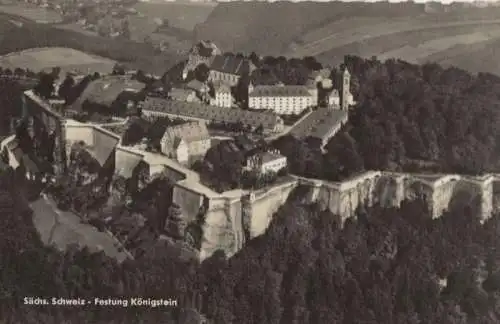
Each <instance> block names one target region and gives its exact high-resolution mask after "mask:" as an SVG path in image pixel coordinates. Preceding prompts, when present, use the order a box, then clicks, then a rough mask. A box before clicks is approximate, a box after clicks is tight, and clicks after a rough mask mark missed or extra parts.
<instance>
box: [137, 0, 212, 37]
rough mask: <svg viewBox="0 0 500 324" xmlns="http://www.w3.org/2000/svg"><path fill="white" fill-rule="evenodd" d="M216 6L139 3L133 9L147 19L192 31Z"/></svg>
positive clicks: (209, 4)
mask: <svg viewBox="0 0 500 324" xmlns="http://www.w3.org/2000/svg"><path fill="white" fill-rule="evenodd" d="M216 6H217V4H216V3H175V2H164V3H153V2H139V3H137V4H136V5H134V7H133V8H135V9H136V10H137V11H138V12H139V13H141V14H143V15H144V16H145V17H148V18H151V19H155V18H161V19H167V20H168V22H169V24H170V25H171V26H174V27H178V28H182V29H185V30H189V31H192V30H193V29H194V27H195V26H196V25H197V24H199V23H202V22H204V21H205V20H206V19H207V17H208V16H209V15H210V13H211V12H212V11H213V10H214V8H215V7H216Z"/></svg>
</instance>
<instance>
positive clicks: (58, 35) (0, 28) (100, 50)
mask: <svg viewBox="0 0 500 324" xmlns="http://www.w3.org/2000/svg"><path fill="white" fill-rule="evenodd" d="M12 19H15V18H13V16H12V15H4V14H0V55H5V54H9V53H13V52H20V51H23V50H26V49H30V48H42V47H64V48H72V49H75V50H78V51H81V52H84V53H87V54H89V55H96V56H100V57H105V58H109V59H111V60H113V61H117V62H120V63H123V64H124V65H126V66H127V67H129V68H131V69H142V70H143V71H145V72H147V73H154V74H159V75H161V74H163V73H164V72H165V71H167V70H168V69H170V68H171V67H172V66H174V65H175V64H176V63H177V62H179V61H180V60H181V59H182V57H181V56H179V55H178V54H177V53H176V52H175V51H174V50H172V51H170V50H167V51H165V52H158V51H155V50H154V49H153V48H152V47H151V45H148V44H144V43H139V42H134V41H129V40H124V39H118V38H116V39H111V38H107V37H100V36H93V35H86V34H82V33H79V32H75V31H72V30H67V29H60V28H56V27H54V26H52V25H47V24H37V23H33V22H28V21H23V24H22V26H16V25H15V24H13V23H12V22H11V20H12ZM83 63H84V64H86V63H85V62H83ZM92 64H94V63H92Z"/></svg>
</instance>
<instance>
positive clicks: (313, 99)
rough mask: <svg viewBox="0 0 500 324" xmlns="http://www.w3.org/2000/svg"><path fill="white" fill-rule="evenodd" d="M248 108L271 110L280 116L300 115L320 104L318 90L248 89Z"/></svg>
mask: <svg viewBox="0 0 500 324" xmlns="http://www.w3.org/2000/svg"><path fill="white" fill-rule="evenodd" d="M248 92H249V94H248V106H249V107H250V108H252V109H270V110H272V111H273V112H275V113H276V114H279V115H298V114H300V113H301V112H303V111H304V110H305V109H307V108H309V107H314V106H316V105H317V104H318V95H317V90H316V89H309V88H307V87H306V86H295V85H272V86H264V85H262V86H256V87H254V86H253V85H251V84H250V86H249V88H248Z"/></svg>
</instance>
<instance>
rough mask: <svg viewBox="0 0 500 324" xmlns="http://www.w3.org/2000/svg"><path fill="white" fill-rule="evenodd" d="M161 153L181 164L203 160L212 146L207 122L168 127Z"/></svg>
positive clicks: (161, 143)
mask: <svg viewBox="0 0 500 324" xmlns="http://www.w3.org/2000/svg"><path fill="white" fill-rule="evenodd" d="M160 145H161V152H162V153H163V154H165V155H167V156H168V157H170V158H173V159H176V160H177V161H178V162H179V163H183V164H187V163H188V162H190V161H191V160H193V159H194V158H203V157H204V156H205V153H206V152H207V151H208V149H209V148H210V145H211V139H210V135H209V133H208V129H207V125H206V123H205V122H199V121H195V122H188V123H185V124H181V125H177V126H173V127H168V128H167V129H166V130H165V134H164V135H163V138H162V139H161V142H160Z"/></svg>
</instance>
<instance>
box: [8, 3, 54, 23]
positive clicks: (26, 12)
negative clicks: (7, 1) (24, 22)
mask: <svg viewBox="0 0 500 324" xmlns="http://www.w3.org/2000/svg"><path fill="white" fill-rule="evenodd" d="M0 12H2V13H6V14H9V15H15V16H19V17H23V18H25V19H28V20H31V21H34V22H37V23H41V24H42V23H43V24H50V23H58V22H61V20H62V17H61V15H59V14H58V13H57V12H55V11H52V10H48V9H45V8H39V7H36V6H29V5H24V4H16V5H14V4H13V5H0Z"/></svg>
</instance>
